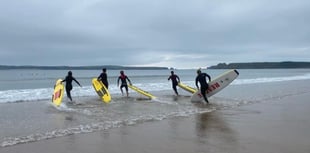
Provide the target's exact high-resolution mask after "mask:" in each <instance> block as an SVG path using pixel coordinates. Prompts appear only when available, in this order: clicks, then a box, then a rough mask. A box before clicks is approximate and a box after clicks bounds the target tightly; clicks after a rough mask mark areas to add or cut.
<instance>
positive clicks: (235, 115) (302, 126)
mask: <svg viewBox="0 0 310 153" xmlns="http://www.w3.org/2000/svg"><path fill="white" fill-rule="evenodd" d="M308 97H310V93H309V92H306V93H301V94H298V95H290V96H286V97H282V98H278V99H272V100H270V101H271V102H268V103H264V102H262V103H252V104H248V105H243V106H240V107H235V108H229V109H220V110H216V111H213V112H210V113H203V114H196V115H193V116H190V117H175V118H169V119H165V120H162V121H155V122H145V123H143V124H136V125H133V126H122V127H120V128H115V129H109V130H104V131H100V132H94V133H85V134H78V135H70V136H65V137H59V138H55V139H47V140H43V141H38V142H33V143H25V144H19V145H16V146H11V147H5V148H0V151H1V152H4V153H19V152H21V153H28V152H29V153H41V152H45V153H54V152H65V153H85V152H107V153H114V152H115V153H118V152H126V153H144V152H147V153H158V152H165V153H188V152H197V153H202V152H214V153H219V152H220V153H226V152H227V153H248V152H251V153H261V152H272V153H291V152H296V153H308V152H310V146H309V144H308V143H309V142H310V133H309V132H308V129H309V128H310V118H309V117H308V114H309V113H308V112H309V108H310V104H309V103H308V101H307V100H308Z"/></svg>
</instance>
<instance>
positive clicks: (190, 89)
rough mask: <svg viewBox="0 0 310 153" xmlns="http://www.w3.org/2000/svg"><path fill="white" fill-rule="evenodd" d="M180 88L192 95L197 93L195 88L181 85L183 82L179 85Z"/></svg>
mask: <svg viewBox="0 0 310 153" xmlns="http://www.w3.org/2000/svg"><path fill="white" fill-rule="evenodd" d="M178 86H179V87H180V88H182V89H184V90H185V91H188V92H190V93H192V94H193V93H195V92H197V89H195V88H193V87H191V86H188V85H185V84H183V83H181V82H179V83H178Z"/></svg>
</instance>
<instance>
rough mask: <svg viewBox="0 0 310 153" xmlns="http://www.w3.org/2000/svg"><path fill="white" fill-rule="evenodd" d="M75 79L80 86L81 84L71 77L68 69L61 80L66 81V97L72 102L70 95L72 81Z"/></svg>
mask: <svg viewBox="0 0 310 153" xmlns="http://www.w3.org/2000/svg"><path fill="white" fill-rule="evenodd" d="M73 80H74V81H75V82H76V83H77V84H78V85H79V86H80V87H82V86H81V84H80V83H79V82H78V81H77V80H76V79H75V78H74V77H73V75H72V72H71V71H69V72H68V75H67V76H66V78H65V79H64V80H62V81H61V83H62V82H66V93H67V97H68V98H69V99H70V101H71V102H72V97H71V90H72V88H73V87H72V81H73Z"/></svg>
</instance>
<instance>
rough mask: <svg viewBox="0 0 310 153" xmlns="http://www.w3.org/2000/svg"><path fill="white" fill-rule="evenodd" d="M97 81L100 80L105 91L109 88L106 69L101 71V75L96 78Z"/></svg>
mask: <svg viewBox="0 0 310 153" xmlns="http://www.w3.org/2000/svg"><path fill="white" fill-rule="evenodd" d="M97 79H98V80H100V81H101V82H102V83H103V84H104V85H105V87H106V88H107V89H108V88H109V82H108V75H107V69H106V68H103V69H102V73H101V74H100V75H99V76H98V78H97Z"/></svg>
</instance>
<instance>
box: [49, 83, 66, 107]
mask: <svg viewBox="0 0 310 153" xmlns="http://www.w3.org/2000/svg"><path fill="white" fill-rule="evenodd" d="M61 81H62V80H61V79H58V80H57V81H56V84H55V86H54V92H53V96H52V102H53V104H54V105H55V106H57V107H58V106H60V104H61V101H62V98H63V95H64V89H65V86H64V85H63V84H62V82H61Z"/></svg>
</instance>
